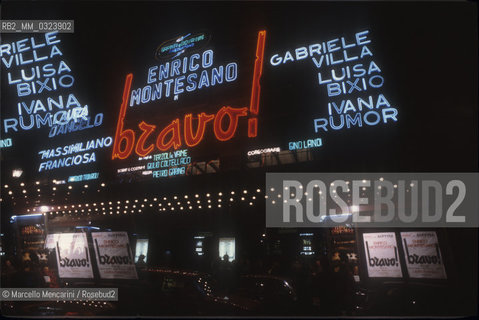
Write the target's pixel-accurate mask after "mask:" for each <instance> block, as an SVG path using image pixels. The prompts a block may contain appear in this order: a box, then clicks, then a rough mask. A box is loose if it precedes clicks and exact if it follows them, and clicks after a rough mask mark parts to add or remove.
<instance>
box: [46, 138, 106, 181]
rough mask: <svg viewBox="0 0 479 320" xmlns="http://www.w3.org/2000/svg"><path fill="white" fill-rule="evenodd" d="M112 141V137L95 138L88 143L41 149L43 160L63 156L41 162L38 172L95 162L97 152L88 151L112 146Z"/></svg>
mask: <svg viewBox="0 0 479 320" xmlns="http://www.w3.org/2000/svg"><path fill="white" fill-rule="evenodd" d="M112 142H113V139H112V138H111V137H104V138H98V139H93V140H90V141H87V142H86V143H83V142H79V143H74V144H70V145H68V146H64V147H57V148H52V149H47V150H41V151H39V152H38V154H40V155H41V159H42V160H45V159H51V158H56V157H62V158H59V159H55V160H47V161H44V162H41V163H40V167H39V168H38V172H41V171H45V170H52V169H57V168H63V167H70V166H77V165H80V164H87V163H91V162H95V161H96V154H95V152H88V151H90V150H94V149H100V148H106V147H109V146H111V144H112ZM76 153H81V154H76Z"/></svg>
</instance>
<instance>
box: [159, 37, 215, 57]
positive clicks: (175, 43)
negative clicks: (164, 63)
mask: <svg viewBox="0 0 479 320" xmlns="http://www.w3.org/2000/svg"><path fill="white" fill-rule="evenodd" d="M208 40H209V37H208V36H207V35H206V34H205V33H197V34H191V33H188V34H186V35H183V36H181V37H178V38H175V39H171V40H168V41H165V42H163V43H162V44H161V45H159V46H158V48H157V49H156V52H155V58H156V59H157V60H160V59H167V58H176V57H177V56H179V55H181V54H183V53H185V51H186V50H187V49H190V48H192V49H193V48H194V49H198V47H203V46H205V45H206V44H207V43H208Z"/></svg>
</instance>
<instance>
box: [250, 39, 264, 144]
mask: <svg viewBox="0 0 479 320" xmlns="http://www.w3.org/2000/svg"><path fill="white" fill-rule="evenodd" d="M265 39H266V30H261V31H260V32H258V43H257V44H256V60H255V62H254V73H253V86H252V88H251V101H250V107H249V111H250V113H251V116H253V117H252V118H250V119H249V120H248V137H250V138H254V137H256V136H257V135H258V118H257V115H258V112H259V97H260V92H261V85H260V82H259V81H260V79H261V75H262V74H263V56H264V43H265Z"/></svg>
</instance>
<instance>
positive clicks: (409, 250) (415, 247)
mask: <svg viewBox="0 0 479 320" xmlns="http://www.w3.org/2000/svg"><path fill="white" fill-rule="evenodd" d="M401 240H402V244H403V246H404V260H405V261H406V266H407V272H408V273H409V277H411V278H429V279H446V278H447V276H446V270H445V269H444V264H443V259H442V256H441V251H440V250H439V242H438V240H437V235H436V232H435V231H419V232H417V231H415V232H401Z"/></svg>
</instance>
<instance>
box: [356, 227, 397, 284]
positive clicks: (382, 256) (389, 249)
mask: <svg viewBox="0 0 479 320" xmlns="http://www.w3.org/2000/svg"><path fill="white" fill-rule="evenodd" d="M363 241H364V251H365V257H366V264H367V270H368V276H369V277H370V278H401V277H402V271H401V264H400V262H399V254H398V245H397V241H396V234H395V233H394V232H380V233H364V234H363Z"/></svg>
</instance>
